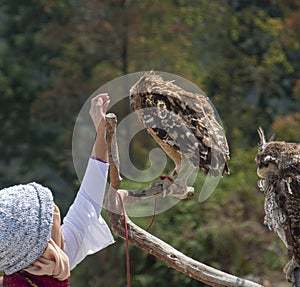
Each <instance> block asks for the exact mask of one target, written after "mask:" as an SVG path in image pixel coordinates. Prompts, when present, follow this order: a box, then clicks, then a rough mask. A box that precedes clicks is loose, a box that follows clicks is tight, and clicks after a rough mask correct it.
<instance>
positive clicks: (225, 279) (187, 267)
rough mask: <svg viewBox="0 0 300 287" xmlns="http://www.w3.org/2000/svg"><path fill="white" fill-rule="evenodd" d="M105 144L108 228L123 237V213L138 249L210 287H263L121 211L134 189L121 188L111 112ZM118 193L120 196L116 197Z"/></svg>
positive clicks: (158, 190) (153, 192) (156, 192)
mask: <svg viewBox="0 0 300 287" xmlns="http://www.w3.org/2000/svg"><path fill="white" fill-rule="evenodd" d="M106 122H107V135H106V138H107V144H108V148H109V165H110V188H109V192H108V195H107V204H108V205H107V214H108V218H109V222H110V227H111V229H112V230H113V232H115V233H116V234H117V235H118V236H121V237H122V238H125V231H124V216H126V222H127V228H128V238H129V242H130V243H131V244H133V245H135V246H136V247H138V248H141V249H143V250H144V251H146V252H148V253H150V254H152V255H154V256H156V257H157V258H159V259H161V260H162V261H164V262H165V263H166V264H167V265H169V266H170V267H172V268H174V269H176V270H177V271H179V272H181V273H183V274H185V275H187V276H189V277H192V278H194V279H196V280H198V281H201V282H203V283H206V284H208V285H210V286H213V287H221V286H223V287H224V286H226V287H263V286H262V285H260V284H257V283H255V282H252V281H249V280H246V279H242V278H239V277H236V276H234V275H231V274H228V273H225V272H222V271H220V270H217V269H215V268H212V267H210V266H207V265H205V264H203V263H201V262H198V261H196V260H194V259H192V258H190V257H188V256H186V255H184V254H183V253H181V252H179V251H178V250H176V249H175V248H173V247H172V246H170V245H169V244H167V243H165V242H164V241H162V240H160V239H159V238H157V237H155V236H153V235H151V234H150V233H148V232H147V231H145V230H143V229H142V228H140V227H138V226H137V225H136V224H134V223H133V222H132V221H131V220H130V219H129V218H128V216H127V215H126V214H123V212H122V208H121V202H120V196H121V197H122V198H124V199H125V198H126V197H128V195H129V194H130V195H131V196H135V195H134V194H133V193H134V192H133V191H127V190H120V189H119V188H120V184H121V177H120V173H119V157H118V146H117V140H116V134H115V130H116V124H117V118H116V116H115V115H114V114H108V115H107V116H106ZM162 193H163V188H162V185H161V186H160V185H158V187H157V186H156V187H155V188H149V189H145V190H143V191H140V193H139V196H138V197H141V196H142V197H147V198H149V197H151V196H160V195H161V194H162ZM119 195H120V196H119Z"/></svg>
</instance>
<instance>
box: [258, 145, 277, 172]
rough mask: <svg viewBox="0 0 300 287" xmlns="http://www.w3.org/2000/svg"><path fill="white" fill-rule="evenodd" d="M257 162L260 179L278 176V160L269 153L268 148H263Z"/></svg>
mask: <svg viewBox="0 0 300 287" xmlns="http://www.w3.org/2000/svg"><path fill="white" fill-rule="evenodd" d="M266 145H268V144H266ZM255 160H256V163H257V175H258V176H259V177H260V178H267V177H270V176H274V175H277V174H278V163H277V159H276V157H275V156H274V155H273V154H272V153H271V152H270V153H269V150H268V147H264V148H261V149H260V150H259V152H258V154H257V156H256V159H255Z"/></svg>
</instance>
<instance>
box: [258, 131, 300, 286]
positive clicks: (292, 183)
mask: <svg viewBox="0 0 300 287" xmlns="http://www.w3.org/2000/svg"><path fill="white" fill-rule="evenodd" d="M258 132H259V136H260V145H259V149H258V153H257V155H256V162H257V165H258V168H257V174H258V175H259V176H260V177H261V180H260V181H259V183H258V184H259V187H260V189H261V190H262V191H263V192H264V194H265V206H264V208H265V220H264V223H265V224H266V225H267V226H268V227H269V228H270V229H271V230H273V231H274V232H276V233H277V234H278V236H279V237H280V238H281V239H282V241H283V242H284V243H285V245H286V247H287V248H288V255H289V262H288V263H287V264H286V266H285V268H284V271H285V273H286V277H287V279H289V280H292V279H293V277H294V280H293V281H294V283H293V284H294V285H293V286H300V285H299V282H296V281H298V279H295V274H297V273H298V274H299V272H298V269H299V267H300V144H299V143H287V142H284V141H272V140H271V141H269V142H266V140H265V137H264V133H263V130H262V129H261V128H260V129H259V130H258ZM296 270H297V272H295V271H296Z"/></svg>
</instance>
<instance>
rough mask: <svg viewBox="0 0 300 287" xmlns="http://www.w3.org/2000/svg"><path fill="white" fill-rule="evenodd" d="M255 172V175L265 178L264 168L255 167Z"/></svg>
mask: <svg viewBox="0 0 300 287" xmlns="http://www.w3.org/2000/svg"><path fill="white" fill-rule="evenodd" d="M256 173H257V175H258V176H259V177H260V178H266V174H265V172H264V168H259V167H258V168H257V170H256Z"/></svg>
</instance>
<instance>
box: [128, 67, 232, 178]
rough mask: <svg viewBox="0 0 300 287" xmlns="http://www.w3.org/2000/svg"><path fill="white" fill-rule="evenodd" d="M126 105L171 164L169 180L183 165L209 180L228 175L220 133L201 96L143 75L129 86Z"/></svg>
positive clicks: (223, 138)
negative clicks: (199, 171) (192, 168)
mask: <svg viewBox="0 0 300 287" xmlns="http://www.w3.org/2000/svg"><path fill="white" fill-rule="evenodd" d="M130 105H131V108H132V110H133V111H135V112H136V113H137V114H138V118H139V120H140V121H141V123H142V124H143V125H144V126H145V127H146V128H147V130H148V132H149V134H150V135H151V136H152V137H153V138H154V140H155V141H156V142H157V143H158V144H159V145H160V146H161V147H162V149H163V150H164V151H165V152H166V153H167V155H168V156H169V157H170V158H171V159H172V160H173V161H174V163H175V165H176V166H175V170H174V172H173V174H172V175H173V176H174V175H176V174H178V173H179V172H180V171H181V168H182V166H183V165H184V164H185V163H186V162H189V164H190V166H192V167H194V168H200V170H202V171H203V172H204V173H205V174H209V175H212V176H222V175H223V174H224V172H226V173H227V172H229V169H228V166H227V160H228V159H229V149H228V144H227V140H226V137H225V134H224V130H223V128H222V127H221V125H220V124H219V123H218V122H217V120H216V117H215V112H214V110H213V108H212V106H211V104H210V102H209V100H208V98H207V97H206V96H205V95H202V94H195V93H192V92H188V91H186V90H184V89H182V88H181V87H179V86H177V85H176V84H175V83H174V82H173V81H166V80H164V79H163V78H162V77H161V76H160V75H157V74H155V73H153V72H147V73H145V74H144V75H143V76H142V77H141V79H140V80H139V81H138V82H137V83H135V84H134V85H133V86H132V88H131V90H130ZM188 175H190V172H188Z"/></svg>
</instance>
